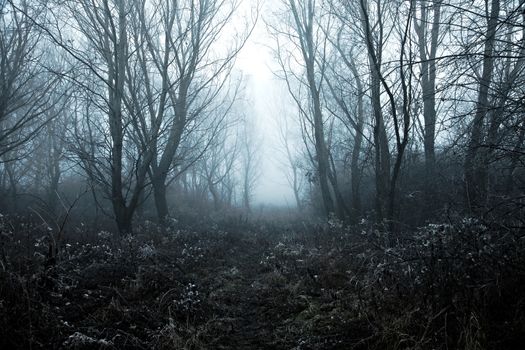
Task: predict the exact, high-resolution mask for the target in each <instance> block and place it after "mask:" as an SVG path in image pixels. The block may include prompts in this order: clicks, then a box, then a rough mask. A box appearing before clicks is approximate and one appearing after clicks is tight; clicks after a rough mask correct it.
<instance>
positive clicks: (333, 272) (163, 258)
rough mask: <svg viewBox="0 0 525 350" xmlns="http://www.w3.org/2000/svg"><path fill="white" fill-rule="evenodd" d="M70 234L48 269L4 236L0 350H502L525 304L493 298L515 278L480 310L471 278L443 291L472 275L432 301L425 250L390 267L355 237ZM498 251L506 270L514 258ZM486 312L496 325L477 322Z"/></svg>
mask: <svg viewBox="0 0 525 350" xmlns="http://www.w3.org/2000/svg"><path fill="white" fill-rule="evenodd" d="M336 226H337V225H336ZM32 232H34V231H32ZM74 236H75V239H72V238H71V237H70V238H68V237H67V236H66V237H65V238H64V240H63V243H62V244H61V250H60V253H59V255H58V259H57V260H56V261H49V259H48V258H47V257H46V255H47V253H48V243H47V242H48V241H49V235H43V236H41V237H40V238H39V237H38V235H37V236H34V235H33V236H31V237H30V235H29V234H28V235H26V238H25V239H24V238H22V239H20V240H15V239H13V237H12V236H9V237H8V235H7V234H4V237H3V243H2V245H3V248H2V249H3V258H2V261H3V262H2V266H0V267H1V269H0V282H1V283H0V315H1V316H0V348H2V349H16V348H24V349H29V348H31V349H38V348H54V349H374V348H377V349H381V348H384V349H386V348H397V349H399V348H412V349H430V348H436V349H437V348H443V349H445V348H447V347H449V348H455V346H456V345H458V344H461V347H463V348H466V346H473V345H476V344H478V345H479V346H478V347H470V348H469V349H482V348H489V347H488V346H490V347H491V348H506V349H512V348H514V347H513V346H514V344H521V345H522V344H523V343H519V342H522V341H524V340H525V323H524V322H522V321H525V317H524V315H525V312H524V311H525V310H524V308H525V303H524V301H525V295H523V296H521V297H519V298H517V297H516V295H515V294H516V293H514V292H511V294H512V295H513V296H512V297H510V299H509V295H506V293H507V292H506V291H505V290H509V289H508V287H509V286H512V288H513V289H512V290H516V289H515V288H518V287H521V286H523V285H522V283H523V281H524V278H523V277H524V275H525V274H524V273H523V272H522V273H521V275H518V276H517V277H516V271H515V270H512V271H509V273H511V272H512V273H513V274H514V275H513V276H514V277H513V278H510V277H508V275H507V274H506V273H505V274H504V275H498V278H500V280H499V282H498V283H499V284H498V286H496V287H497V292H498V293H500V295H499V297H498V299H497V300H496V301H495V302H494V303H495V304H494V303H492V304H490V305H489V304H487V302H486V298H487V297H488V296H489V295H493V294H494V293H496V291H495V290H493V289H489V288H488V287H480V286H481V284H478V282H479V283H481V282H482V281H478V280H477V278H478V277H476V276H474V275H472V276H471V277H469V278H470V280H471V281H473V282H474V283H476V284H475V287H473V288H471V289H472V291H470V289H468V288H463V287H461V286H462V285H460V284H458V285H456V284H451V283H453V281H454V280H456V279H457V278H456V277H457V276H456V275H454V273H465V271H466V272H467V273H468V272H469V271H470V270H469V269H470V268H472V269H475V268H476V265H472V266H467V267H463V270H462V271H457V272H454V271H452V273H453V275H452V276H449V277H446V278H447V279H446V280H441V279H440V278H441V277H440V275H439V274H437V273H436V272H435V271H434V272H433V275H432V276H431V277H432V278H433V279H434V280H435V282H436V283H437V282H439V283H440V284H444V285H442V286H441V287H442V288H443V290H436V288H438V287H437V286H429V285H428V284H429V282H428V281H427V280H426V279H428V278H430V277H429V276H428V272H427V271H425V268H426V267H428V266H427V265H428V264H429V262H428V261H427V260H428V259H427V258H428V256H427V255H425V254H424V252H421V251H420V252H417V256H419V260H418V261H416V260H414V259H413V258H412V257H411V256H408V255H407V254H404V255H403V257H402V258H400V254H401V253H402V252H406V249H405V248H406V246H405V248H403V249H404V250H403V249H401V250H394V249H391V248H388V249H385V248H382V247H381V245H380V243H379V242H380V241H381V239H380V238H381V237H379V236H377V235H376V236H374V237H371V236H370V235H368V234H367V233H366V232H365V231H364V230H361V231H360V230H358V229H357V228H356V227H354V228H352V229H345V228H342V227H339V226H337V227H334V226H322V225H317V226H316V225H310V226H308V227H307V226H306V225H304V224H303V226H301V225H296V226H295V227H293V226H290V225H289V226H286V225H271V224H265V223H262V224H257V225H255V224H251V225H247V224H246V225H241V224H239V225H237V226H230V229H229V230H224V229H221V228H219V226H216V225H215V226H210V227H207V228H200V229H194V228H185V229H180V228H175V227H174V228H172V229H160V228H158V227H157V226H155V225H154V224H152V223H146V224H144V225H141V227H139V228H138V229H137V234H135V235H133V236H126V237H119V236H117V235H114V234H111V233H109V232H107V231H100V232H97V233H92V234H87V233H86V232H81V231H80V230H79V231H78V232H76V233H75V235H74ZM19 237H23V236H19ZM424 244H425V242H423V245H422V247H423V246H424ZM505 251H506V254H507V256H512V263H514V262H515V261H516V260H515V259H522V257H523V255H522V253H523V251H522V250H520V253H516V252H515V251H514V250H512V251H508V247H507V248H505ZM432 254H434V253H432ZM451 254H454V253H451ZM494 254H496V253H495V252H492V253H491V256H494ZM516 254H519V256H516ZM388 257H393V258H391V259H390V260H389V258H388ZM510 259H511V258H510V257H509V261H510ZM520 261H522V260H520ZM508 263H509V262H508ZM434 267H435V266H434ZM478 267H479V266H478ZM418 269H419V270H420V271H419V272H417V271H416V270H418ZM407 271H408V272H407ZM479 273H480V274H484V273H485V277H483V278H486V277H487V276H486V271H480V272H479ZM407 274H408V275H407ZM448 274H450V271H449V272H447V276H448ZM436 276H437V277H436ZM492 277H494V276H490V278H492ZM404 278H406V280H404ZM480 278H481V277H480ZM418 279H419V281H418ZM449 279H450V281H449ZM407 281H409V282H407ZM483 281H485V282H484V283H487V282H486V280H483ZM447 283H448V284H447ZM465 283H467V282H465ZM418 284H419V286H420V287H419V290H418V287H417V286H418ZM441 287H440V288H441ZM460 287H461V288H460ZM451 288H452V289H453V288H457V289H458V293H457V294H458V295H461V294H462V293H463V294H465V293H466V294H468V295H466V296H465V298H469V299H471V298H472V295H475V297H474V298H475V299H474V300H472V303H473V304H474V305H475V307H474V308H473V307H470V306H469V307H467V306H466V305H467V303H466V302H465V303H464V300H463V299H461V298H460V297H459V296H458V295H455V294H454V293H452V290H451V291H450V292H451V294H450V295H443V294H444V292H443V291H446V290H449V289H451ZM483 288H485V289H483ZM491 288H492V286H491ZM500 288H505V289H500ZM470 292H472V293H473V294H472V295H470V294H469V293H470ZM487 293H492V294H487ZM518 294H519V293H518ZM477 298H480V299H479V300H478V299H477ZM493 304H494V305H493ZM480 305H483V309H482V310H481V309H480V307H479V306H480ZM516 307H518V309H516ZM494 308H497V309H499V310H500V311H501V313H502V315H493V316H491V317H494V320H493V322H495V323H494V324H498V322H506V323H505V325H504V326H503V325H501V327H495V326H494V324H492V323H491V324H490V325H489V324H487V323H486V322H488V321H487V318H486V315H487V312H492V311H491V310H493V309H494ZM520 308H521V309H520ZM509 310H514V311H513V312H514V314H513V315H508V314H506V313H505V312H506V311H509ZM447 323H449V324H448V325H447ZM494 339H497V341H495V340H494ZM454 344H455V345H454ZM484 344H485V346H483V345H484ZM516 346H517V347H515V348H516V349H518V348H519V346H518V345H516Z"/></svg>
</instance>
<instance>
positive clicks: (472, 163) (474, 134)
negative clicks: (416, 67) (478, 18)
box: [464, 0, 500, 213]
mask: <svg viewBox="0 0 525 350" xmlns="http://www.w3.org/2000/svg"><path fill="white" fill-rule="evenodd" d="M499 10H500V2H499V0H492V1H491V10H490V17H489V18H488V23H487V34H486V38H485V48H484V53H483V72H482V76H481V80H480V82H479V93H478V101H477V103H476V114H475V115H474V120H473V122H472V129H471V133H470V139H469V142H468V145H467V153H466V156H465V164H464V173H465V196H466V203H467V206H468V209H469V210H470V211H471V212H473V213H481V212H482V211H483V210H484V208H485V206H486V202H487V180H488V176H487V169H486V168H485V167H484V166H483V165H484V161H483V154H484V152H483V150H481V147H482V146H483V141H484V133H485V132H484V124H485V117H486V115H487V112H488V110H489V108H490V106H489V88H490V85H491V83H492V74H493V69H494V57H493V56H492V55H493V51H494V42H495V39H496V38H495V36H496V29H497V24H498V17H499Z"/></svg>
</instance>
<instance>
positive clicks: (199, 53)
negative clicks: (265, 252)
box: [0, 0, 258, 233]
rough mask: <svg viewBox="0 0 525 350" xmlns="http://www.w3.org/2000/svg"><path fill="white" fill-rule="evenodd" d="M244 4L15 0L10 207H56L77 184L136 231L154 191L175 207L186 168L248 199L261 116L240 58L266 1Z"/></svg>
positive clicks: (189, 187) (209, 186)
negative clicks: (254, 112) (172, 193)
mask: <svg viewBox="0 0 525 350" xmlns="http://www.w3.org/2000/svg"><path fill="white" fill-rule="evenodd" d="M239 12H240V3H239V2H237V1H230V0H186V1H178V0H168V1H165V0H162V1H160V0H159V1H157V0H133V1H128V0H94V1H93V0H81V1H77V0H75V1H69V0H66V1H52V0H49V1H42V2H32V1H31V2H30V1H25V0H12V1H11V0H9V1H2V2H1V3H0V26H1V31H0V33H1V34H0V50H1V51H0V60H1V64H0V75H1V79H0V80H1V82H0V84H1V85H0V129H1V132H0V157H1V172H0V176H1V178H0V183H1V189H2V192H3V193H4V194H5V195H4V200H2V205H3V209H4V210H13V211H16V210H19V209H21V208H18V206H19V205H20V203H35V202H37V203H40V205H35V204H33V208H32V210H35V211H37V210H36V209H35V208H36V207H38V214H39V215H41V214H43V213H45V214H49V215H51V216H52V215H53V214H54V213H55V212H57V211H59V210H61V207H62V206H66V205H65V202H66V198H64V196H63V195H62V196H61V193H62V194H63V193H64V191H66V190H67V187H68V186H69V189H70V192H71V191H73V192H74V191H76V192H77V193H78V192H79V190H80V189H81V188H85V192H87V194H86V195H85V196H86V198H87V196H90V197H91V199H90V200H89V202H90V203H91V205H92V206H93V207H96V208H97V210H100V211H101V212H103V213H106V214H107V215H108V216H110V217H113V218H114V220H115V222H116V225H117V228H118V230H119V231H120V232H122V233H124V232H131V231H132V223H133V218H134V217H135V216H136V214H137V211H140V210H142V209H143V208H144V206H145V203H152V204H153V205H154V208H155V211H156V215H157V216H158V219H159V221H160V222H163V221H164V220H165V219H166V218H167V217H168V216H169V214H170V209H169V199H168V197H169V191H168V188H169V187H170V185H173V183H174V182H176V183H177V187H178V188H181V189H182V192H184V191H186V192H191V193H192V194H193V195H194V196H198V195H200V196H202V197H203V198H205V199H208V198H210V197H211V198H212V199H213V201H214V202H215V206H216V207H219V206H228V205H230V206H231V205H233V204H234V203H235V202H237V201H238V202H241V199H238V198H242V202H243V203H244V205H245V206H246V207H247V208H249V205H250V201H251V199H252V193H253V188H254V187H253V186H254V174H257V171H256V169H255V166H256V162H255V160H256V158H254V157H252V156H251V155H250V154H251V153H253V149H252V148H253V147H252V142H251V140H250V139H249V138H250V137H252V136H253V132H252V133H250V132H247V131H248V130H250V129H253V122H252V121H250V120H251V119H253V118H252V116H250V115H246V113H244V111H243V108H242V106H244V105H247V104H248V102H247V101H246V96H244V95H243V91H244V86H243V84H244V82H243V78H242V74H241V73H240V72H239V71H238V70H236V69H235V67H234V63H235V59H236V57H237V55H238V53H239V51H240V50H241V49H242V47H243V46H244V44H245V43H246V40H247V38H248V37H249V34H250V32H251V30H252V29H253V26H254V24H255V22H256V20H257V16H258V13H257V8H256V7H254V8H251V9H248V11H247V14H248V16H247V17H245V19H244V20H238V19H237V20H236V19H234V17H235V16H238V15H239ZM245 12H246V11H245ZM253 138H255V136H253ZM241 174H242V176H241ZM68 184H69V185H68ZM59 185H60V188H59ZM28 196H30V197H33V198H31V200H28V199H27V198H26V197H28ZM24 198H26V199H24ZM86 198H84V199H83V200H85V201H87V199H86ZM70 200H71V199H70Z"/></svg>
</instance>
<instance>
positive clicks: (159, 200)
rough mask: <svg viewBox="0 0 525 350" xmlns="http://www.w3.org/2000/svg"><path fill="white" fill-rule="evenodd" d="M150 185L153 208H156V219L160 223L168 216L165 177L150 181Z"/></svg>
mask: <svg viewBox="0 0 525 350" xmlns="http://www.w3.org/2000/svg"><path fill="white" fill-rule="evenodd" d="M152 186H153V197H154V200H155V209H156V210H157V219H158V221H159V223H160V224H164V223H165V222H166V218H167V217H168V216H169V209H168V200H167V198H166V179H165V178H159V179H155V180H154V181H152Z"/></svg>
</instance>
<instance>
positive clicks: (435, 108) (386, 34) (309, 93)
mask: <svg viewBox="0 0 525 350" xmlns="http://www.w3.org/2000/svg"><path fill="white" fill-rule="evenodd" d="M267 22H268V27H269V29H270V32H271V33H272V35H273V37H274V40H275V42H276V49H275V57H276V58H277V61H278V63H279V67H280V69H279V71H278V72H277V73H276V74H277V75H278V76H279V77H280V78H281V79H282V80H283V81H284V82H285V83H286V86H287V89H288V92H289V94H290V96H291V100H292V102H293V103H294V104H295V105H296V107H297V111H294V112H292V113H288V117H287V118H288V119H287V122H286V123H284V124H282V125H285V126H286V127H284V128H281V130H284V132H283V133H282V135H283V136H282V137H281V140H284V139H288V140H287V141H286V142H284V141H283V144H284V145H285V146H286V145H289V144H290V137H292V136H291V135H292V134H293V132H291V131H290V130H300V131H301V132H300V133H299V136H298V137H296V138H295V139H296V140H295V144H296V145H299V146H297V147H295V151H294V152H288V154H287V159H288V169H289V174H293V173H295V172H296V171H297V169H298V168H299V169H302V171H303V172H306V173H307V174H310V175H311V176H309V178H308V181H306V187H308V188H309V189H308V190H307V191H305V193H303V195H302V197H299V196H296V198H297V202H298V206H300V205H301V202H302V203H305V202H306V203H308V202H310V203H315V202H318V203H321V205H318V206H317V209H318V210H319V211H320V212H323V213H324V214H325V215H330V214H331V213H332V214H334V215H337V216H338V217H339V218H341V219H349V220H351V221H353V222H357V221H358V220H359V219H360V218H362V217H364V216H372V217H373V218H374V219H375V220H377V222H380V223H387V224H388V226H389V227H390V228H391V229H396V228H398V226H399V224H401V223H407V222H411V223H414V224H420V223H423V222H425V221H428V220H435V219H436V218H438V217H440V216H443V215H446V214H447V213H449V212H450V210H451V209H453V210H454V211H455V212H460V213H463V214H465V215H471V216H476V217H487V216H491V215H496V214H497V213H498V215H499V214H501V215H503V214H505V215H507V217H513V216H514V218H515V217H516V216H517V213H522V210H523V198H524V196H523V194H524V192H523V190H524V179H525V177H524V172H523V170H524V169H523V161H524V148H523V142H524V136H525V125H524V122H525V118H524V107H525V105H524V103H523V101H525V99H524V97H525V94H524V89H523V86H524V84H523V83H524V78H525V72H524V63H525V57H524V53H525V42H524V40H525V35H524V34H525V4H524V2H523V1H519V0H516V1H513V0H505V1H501V0H490V1H488V0H487V1H475V0H474V1H464V0H410V1H384V0H358V1H339V0H307V1H295V0H284V1H281V2H280V8H279V9H278V10H276V11H275V15H274V19H273V20H268V21H267ZM290 125H293V126H290ZM289 179H290V183H291V184H292V186H293V187H294V188H297V187H300V186H301V185H302V186H303V187H305V181H304V179H301V178H297V177H294V176H289ZM308 184H309V186H308ZM372 203H373V204H372ZM504 208H505V209H504Z"/></svg>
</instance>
